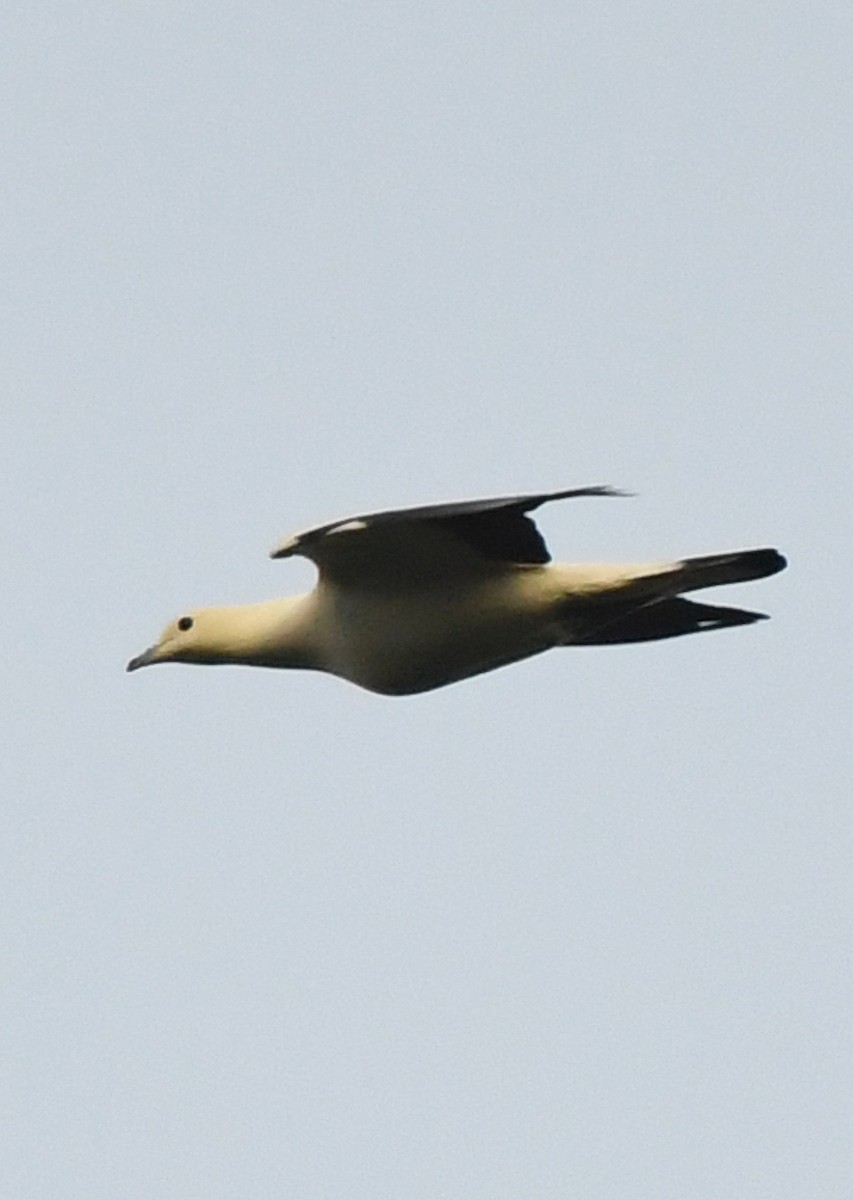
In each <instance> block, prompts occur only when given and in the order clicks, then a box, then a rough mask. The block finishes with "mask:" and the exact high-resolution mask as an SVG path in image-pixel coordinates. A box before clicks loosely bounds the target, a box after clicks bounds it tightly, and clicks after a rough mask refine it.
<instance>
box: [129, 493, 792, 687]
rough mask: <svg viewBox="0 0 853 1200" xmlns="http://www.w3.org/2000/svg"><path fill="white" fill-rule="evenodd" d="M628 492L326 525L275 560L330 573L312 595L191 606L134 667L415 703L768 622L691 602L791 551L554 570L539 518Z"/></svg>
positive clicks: (777, 564)
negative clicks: (525, 663)
mask: <svg viewBox="0 0 853 1200" xmlns="http://www.w3.org/2000/svg"><path fill="white" fill-rule="evenodd" d="M625 494H626V493H624V492H618V491H616V490H615V489H613V488H609V487H585V488H573V489H570V490H568V491H559V492H541V493H537V494H536V495H528V496H508V497H504V498H501V499H490V500H466V501H462V502H459V503H451V504H437V505H429V506H426V507H422V508H407V509H400V510H398V511H393V512H382V513H371V514H369V515H367V516H360V517H350V518H348V519H346V520H343V521H335V522H333V523H332V524H330V525H321V526H320V527H319V528H317V529H311V530H309V531H308V532H307V533H300V534H297V535H296V536H295V537H292V538H289V539H288V540H287V541H285V542H283V543H282V544H281V545H280V546H278V547H277V549H275V550H273V551H272V554H271V557H272V558H289V557H291V556H292V555H301V556H302V557H304V558H308V559H310V560H311V561H312V562H313V563H314V565H315V566H316V567H317V571H318V579H317V584H316V586H315V588H314V590H313V591H311V592H308V593H307V594H305V595H301V596H288V597H286V598H284V599H278V600H268V601H264V602H262V603H260V604H247V605H239V606H231V607H221V608H203V609H198V610H195V611H192V612H188V613H186V614H185V615H183V616H181V617H178V618H177V620H175V621H173V622H172V623H171V624H170V625H168V626H167V628H166V629H165V630H164V632H163V634H162V636H161V638H160V640H159V641H158V642H157V643H156V644H155V645H154V646H151V647H150V648H149V649H148V650H146V651H144V653H142V654H140V655H138V657H136V658H133V659H131V661H130V662H129V663H128V664H127V669H128V671H135V670H137V669H138V668H139V667H146V666H149V665H151V664H152V663H163V662H182V663H243V664H246V665H248V666H258V667H301V668H304V669H307V670H314V671H325V672H327V673H329V674H331V675H337V676H339V677H340V678H342V679H346V680H349V681H350V682H351V683H355V684H358V685H359V686H360V687H363V688H366V689H367V690H368V691H371V692H379V693H382V694H384V695H389V696H403V695H409V694H412V693H415V692H424V691H428V690H429V689H431V688H438V687H443V686H444V685H445V684H448V683H455V682H457V681H458V680H460V679H467V678H468V677H469V676H472V675H479V674H481V673H482V672H483V671H491V670H493V669H494V668H496V667H502V666H505V665H506V664H508V663H512V662H516V661H518V660H519V659H523V658H529V657H530V656H531V655H533V654H539V653H541V652H542V651H543V650H550V649H551V648H552V647H554V646H603V645H615V644H620V643H626V642H648V641H657V640H659V639H661V638H671V637H680V636H681V635H682V634H687V633H699V632H702V631H704V630H709V629H724V628H726V627H728V626H732V625H751V624H752V623H753V622H755V621H760V620H763V619H764V618H765V615H766V614H764V613H758V612H749V611H747V610H746V609H742V608H721V607H719V606H718V605H711V604H700V603H698V602H697V601H695V600H687V599H685V598H684V596H683V593H684V592H694V591H698V590H699V589H701V588H707V587H717V586H718V585H720V584H727V583H742V582H744V581H746V580H750V579H761V578H763V577H764V576H765V575H773V574H775V573H776V572H777V571H781V570H782V569H783V567H785V565H786V562H785V559H784V558H783V557H782V555H781V554H780V553H779V552H778V551H777V550H769V549H762V550H735V551H733V552H732V553H729V554H709V555H704V556H702V557H701V558H684V559H680V560H677V561H674V562H653V563H640V564H636V563H630V564H624V563H619V564H611V563H552V562H551V556H550V554H549V553H548V550H547V548H546V546H545V542H544V540H543V538H542V535H541V533H540V532H539V530H538V529H537V528H536V525H535V524H534V522H533V520H532V519H531V517H530V516H529V514H530V513H531V512H533V511H534V510H535V509H537V508H539V507H540V505H542V504H545V503H546V502H548V501H551V500H565V499H569V498H572V497H578V496H620V495H625Z"/></svg>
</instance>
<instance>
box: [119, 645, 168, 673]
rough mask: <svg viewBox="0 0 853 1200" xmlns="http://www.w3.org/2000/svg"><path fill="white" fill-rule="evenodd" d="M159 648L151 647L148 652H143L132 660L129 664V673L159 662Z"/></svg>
mask: <svg viewBox="0 0 853 1200" xmlns="http://www.w3.org/2000/svg"><path fill="white" fill-rule="evenodd" d="M159 649H160V647H159V646H149V647H148V649H147V650H143V651H142V653H141V654H137V656H136V658H132V659H131V660H130V662H129V663H128V664H127V670H128V671H138V670H139V668H140V667H147V666H150V665H151V663H155V662H157V651H158V650H159Z"/></svg>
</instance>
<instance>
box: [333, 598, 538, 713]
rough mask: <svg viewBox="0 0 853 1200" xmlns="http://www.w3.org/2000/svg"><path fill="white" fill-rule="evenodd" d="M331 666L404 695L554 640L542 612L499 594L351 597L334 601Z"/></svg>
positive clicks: (374, 687)
mask: <svg viewBox="0 0 853 1200" xmlns="http://www.w3.org/2000/svg"><path fill="white" fill-rule="evenodd" d="M331 627H333V628H334V629H335V630H336V634H335V638H334V642H333V644H332V645H329V646H327V647H326V653H325V655H324V658H325V662H324V667H325V669H326V670H327V671H330V672H331V673H333V674H335V675H339V676H342V677H343V678H344V679H348V680H350V681H351V682H352V683H356V684H358V685H360V686H361V687H363V688H366V689H367V690H368V691H372V692H380V693H382V694H385V695H397V696H399V695H407V694H411V693H415V692H425V691H429V690H430V689H431V688H437V687H441V686H443V685H444V684H448V683H454V682H456V681H457V680H460V679H466V678H468V677H469V676H471V675H478V674H481V673H482V672H483V671H490V670H492V669H494V668H495V667H500V666H504V665H505V664H507V663H511V662H516V661H518V660H519V659H522V658H528V657H529V656H530V655H533V654H538V653H539V652H540V651H542V650H546V649H548V648H549V647H550V646H552V645H553V644H554V641H555V639H554V636H553V631H552V630H551V629H550V628H549V627H548V623H547V622H545V621H543V620H542V619H541V618H540V614H538V613H537V612H535V611H528V610H527V609H524V608H522V609H519V607H518V606H517V605H508V604H506V603H502V602H501V599H500V597H489V598H486V599H483V598H479V599H476V600H472V598H471V597H470V596H469V597H466V599H465V601H464V602H460V600H459V598H458V597H455V596H454V595H453V594H452V593H450V594H448V593H441V592H436V593H435V594H433V595H426V596H423V595H419V596H418V598H417V599H416V600H415V599H413V598H412V597H407V596H405V595H403V596H398V597H395V598H393V599H387V600H382V601H381V602H378V601H377V599H376V597H375V596H372V597H370V598H369V601H365V602H363V603H360V602H359V598H357V597H356V598H348V599H347V600H346V601H345V602H340V601H338V602H337V603H336V605H335V620H334V622H333V623H332V624H331Z"/></svg>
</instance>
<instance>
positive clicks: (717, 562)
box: [657, 549, 787, 595]
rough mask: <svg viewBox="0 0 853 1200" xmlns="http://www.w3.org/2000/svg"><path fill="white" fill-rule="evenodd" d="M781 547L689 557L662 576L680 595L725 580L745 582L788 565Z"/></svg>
mask: <svg viewBox="0 0 853 1200" xmlns="http://www.w3.org/2000/svg"><path fill="white" fill-rule="evenodd" d="M786 565H787V564H786V560H785V558H784V557H783V556H782V555H781V554H780V553H779V551H778V550H768V549H764V550H734V551H732V552H731V553H730V554H706V555H703V556H702V557H701V558H685V559H682V560H681V562H675V563H672V564H671V565H670V566H669V567H668V568H664V569H663V570H662V571H661V572H660V573H659V574H658V575H657V579H658V581H659V582H661V583H663V582H666V584H667V587H666V591H667V592H669V593H670V594H675V595H679V594H680V593H681V592H695V591H698V590H699V589H700V588H706V587H718V586H719V585H720V584H724V583H745V582H746V581H747V580H749V579H763V578H764V577H765V575H775V574H776V572H777V571H781V570H783V568H784V567H785V566H786Z"/></svg>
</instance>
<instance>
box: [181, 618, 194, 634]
mask: <svg viewBox="0 0 853 1200" xmlns="http://www.w3.org/2000/svg"><path fill="white" fill-rule="evenodd" d="M192 627H193V619H192V617H181V619H180V621H178V629H180V631H181V633H186V631H187V630H188V629H192Z"/></svg>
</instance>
